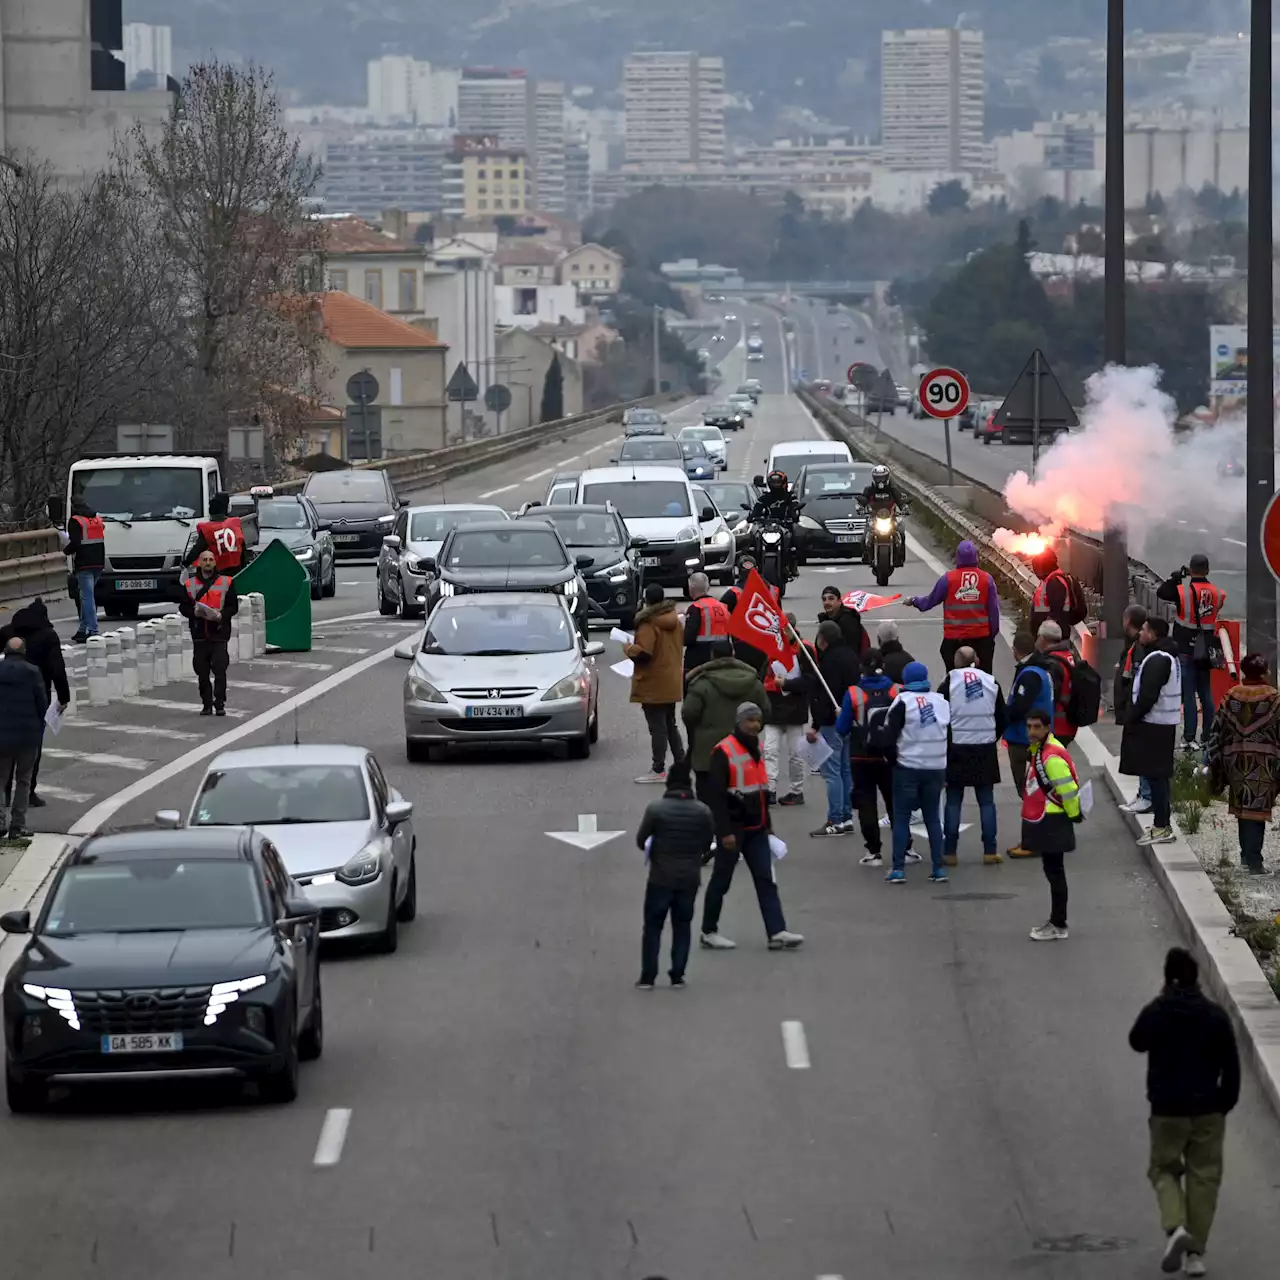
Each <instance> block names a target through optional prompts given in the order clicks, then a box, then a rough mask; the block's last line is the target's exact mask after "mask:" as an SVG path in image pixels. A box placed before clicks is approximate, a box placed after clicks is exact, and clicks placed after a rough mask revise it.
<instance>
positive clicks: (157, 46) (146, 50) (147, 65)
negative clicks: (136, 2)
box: [122, 22, 173, 89]
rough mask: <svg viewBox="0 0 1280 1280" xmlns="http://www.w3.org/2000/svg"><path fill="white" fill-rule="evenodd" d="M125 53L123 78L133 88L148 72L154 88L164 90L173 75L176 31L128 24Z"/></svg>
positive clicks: (143, 23) (134, 23) (137, 23)
mask: <svg viewBox="0 0 1280 1280" xmlns="http://www.w3.org/2000/svg"><path fill="white" fill-rule="evenodd" d="M122 52H123V53H124V77H125V80H126V81H127V82H128V83H129V85H130V86H132V85H133V84H135V83H136V82H137V80H138V78H139V77H140V76H143V75H146V74H147V73H148V72H149V73H150V75H151V77H152V80H151V87H153V88H157V89H163V88H164V87H165V85H166V84H167V83H168V81H169V77H170V76H171V75H173V28H172V27H155V26H152V25H151V24H150V23H146V22H126V23H125V25H124V49H123V50H122Z"/></svg>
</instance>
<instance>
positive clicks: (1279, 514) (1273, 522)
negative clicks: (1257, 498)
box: [1261, 492, 1280, 580]
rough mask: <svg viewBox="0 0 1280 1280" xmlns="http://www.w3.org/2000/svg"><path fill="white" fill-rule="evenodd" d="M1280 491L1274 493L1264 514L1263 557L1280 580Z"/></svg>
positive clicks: (1262, 532) (1272, 574)
mask: <svg viewBox="0 0 1280 1280" xmlns="http://www.w3.org/2000/svg"><path fill="white" fill-rule="evenodd" d="M1277 499H1280V492H1276V493H1274V494H1272V496H1271V501H1270V502H1268V503H1267V509H1266V511H1265V512H1264V513H1263V516H1262V530H1261V534H1262V558H1263V559H1264V560H1265V561H1266V562H1267V568H1268V569H1270V570H1271V576H1272V577H1273V578H1275V579H1277V580H1280V501H1277Z"/></svg>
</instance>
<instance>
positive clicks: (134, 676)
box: [116, 627, 138, 698]
mask: <svg viewBox="0 0 1280 1280" xmlns="http://www.w3.org/2000/svg"><path fill="white" fill-rule="evenodd" d="M116 635H118V636H119V637H120V684H121V689H122V693H123V695H124V697H126V698H136V697H137V696H138V633H137V632H136V631H134V629H133V628H132V627H121V628H120V630H119V631H117V632H116Z"/></svg>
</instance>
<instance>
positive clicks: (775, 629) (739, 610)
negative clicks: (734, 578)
mask: <svg viewBox="0 0 1280 1280" xmlns="http://www.w3.org/2000/svg"><path fill="white" fill-rule="evenodd" d="M786 625H787V623H786V617H785V615H784V614H783V612H782V608H781V606H780V605H779V603H778V598H777V592H776V591H775V590H774V588H772V587H771V586H769V584H768V583H767V582H766V581H765V580H764V579H763V578H762V577H761V576H760V575H759V573H757V572H756V570H755V569H752V570H751V572H750V573H748V574H747V580H746V582H745V583H744V584H743V586H742V590H741V591H740V592H739V594H738V603H737V606H736V607H735V609H734V611H733V613H732V614H730V616H729V634H730V635H731V636H733V637H734V639H736V640H741V641H742V643H743V644H749V645H750V646H751V647H752V648H753V649H758V650H759V651H760V652H761V653H763V654H764V655H765V656H766V657H767V658H769V660H770V661H775V660H776V661H779V662H785V663H787V664H788V665H789V664H790V662H791V658H792V656H793V655H794V653H795V646H794V644H792V642H791V641H790V640H789V639H788V638H787V634H786Z"/></svg>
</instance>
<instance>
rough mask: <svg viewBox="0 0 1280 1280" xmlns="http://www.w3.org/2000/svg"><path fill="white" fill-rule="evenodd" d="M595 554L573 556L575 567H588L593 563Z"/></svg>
mask: <svg viewBox="0 0 1280 1280" xmlns="http://www.w3.org/2000/svg"><path fill="white" fill-rule="evenodd" d="M595 562H596V558H595V556H574V557H573V564H574V567H575V568H577V569H590V568H591V566H592V565H593V564H595Z"/></svg>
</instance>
